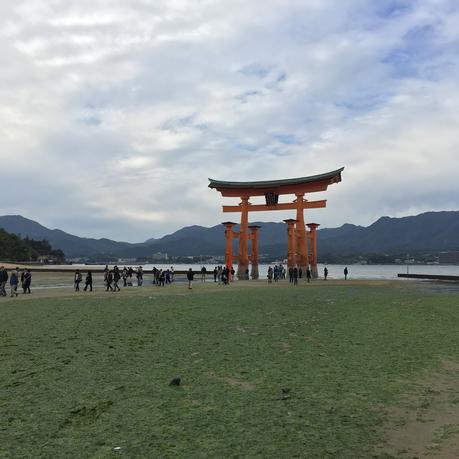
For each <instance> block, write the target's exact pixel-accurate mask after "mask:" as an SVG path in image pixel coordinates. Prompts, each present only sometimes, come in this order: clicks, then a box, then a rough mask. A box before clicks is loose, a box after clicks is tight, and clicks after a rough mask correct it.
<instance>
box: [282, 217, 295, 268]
mask: <svg viewBox="0 0 459 459" xmlns="http://www.w3.org/2000/svg"><path fill="white" fill-rule="evenodd" d="M284 222H285V223H287V235H288V255H287V266H288V268H289V269H290V268H294V267H295V264H296V234H295V223H296V222H297V221H296V220H293V219H291V218H289V219H287V220H284Z"/></svg>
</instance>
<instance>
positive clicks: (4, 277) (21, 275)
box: [0, 266, 32, 297]
mask: <svg viewBox="0 0 459 459" xmlns="http://www.w3.org/2000/svg"><path fill="white" fill-rule="evenodd" d="M19 282H20V283H21V288H22V292H23V293H24V294H27V293H31V291H30V285H31V283H32V273H31V272H30V270H29V269H24V270H22V271H21V270H20V269H19V268H16V269H13V270H12V271H11V273H8V270H7V269H6V268H5V267H4V266H0V296H7V295H8V293H7V291H6V289H7V285H8V284H9V287H10V292H9V293H10V296H11V297H15V296H18V287H19Z"/></svg>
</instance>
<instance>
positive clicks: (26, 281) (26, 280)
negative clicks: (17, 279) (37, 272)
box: [23, 269, 32, 293]
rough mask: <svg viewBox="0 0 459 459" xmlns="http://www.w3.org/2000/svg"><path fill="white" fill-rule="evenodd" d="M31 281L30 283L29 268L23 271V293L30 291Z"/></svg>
mask: <svg viewBox="0 0 459 459" xmlns="http://www.w3.org/2000/svg"><path fill="white" fill-rule="evenodd" d="M31 283H32V273H31V272H30V270H29V269H26V270H25V272H24V284H23V289H24V293H32V292H31V291H30V284H31Z"/></svg>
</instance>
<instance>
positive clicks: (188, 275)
mask: <svg viewBox="0 0 459 459" xmlns="http://www.w3.org/2000/svg"><path fill="white" fill-rule="evenodd" d="M186 278H187V279H188V289H189V290H191V289H192V288H193V279H194V273H193V270H192V269H191V268H190V269H189V270H188V272H187V273H186Z"/></svg>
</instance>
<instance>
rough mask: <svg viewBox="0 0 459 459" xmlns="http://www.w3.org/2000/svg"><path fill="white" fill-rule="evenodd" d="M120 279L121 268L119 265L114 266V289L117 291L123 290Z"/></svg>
mask: <svg viewBox="0 0 459 459" xmlns="http://www.w3.org/2000/svg"><path fill="white" fill-rule="evenodd" d="M120 279H121V274H120V269H119V268H118V266H115V267H114V268H113V289H114V291H115V292H119V291H120V290H121V289H120V287H119V285H118V282H119V281H120Z"/></svg>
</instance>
